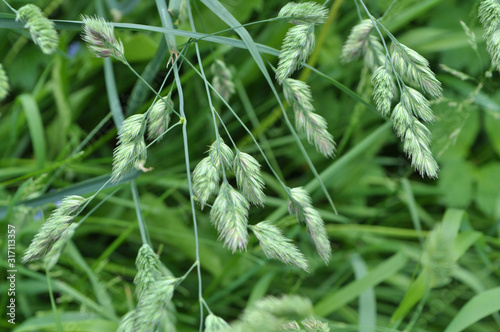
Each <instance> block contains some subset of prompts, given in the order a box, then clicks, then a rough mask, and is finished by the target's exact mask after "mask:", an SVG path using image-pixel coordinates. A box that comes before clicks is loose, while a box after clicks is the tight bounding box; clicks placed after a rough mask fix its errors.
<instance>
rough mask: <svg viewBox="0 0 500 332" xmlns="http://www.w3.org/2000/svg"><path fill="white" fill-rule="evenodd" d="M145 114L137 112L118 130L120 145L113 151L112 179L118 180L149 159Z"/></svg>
mask: <svg viewBox="0 0 500 332" xmlns="http://www.w3.org/2000/svg"><path fill="white" fill-rule="evenodd" d="M144 125H145V119H144V114H135V115H132V116H130V117H128V118H127V119H125V121H123V125H122V127H121V128H120V129H119V130H118V146H117V147H116V148H115V150H114V152H113V170H112V172H111V179H112V181H113V182H117V181H119V180H120V179H122V178H123V177H124V176H125V175H126V174H127V173H129V172H130V171H132V170H133V169H134V167H137V168H140V167H141V166H142V165H144V163H145V162H146V159H147V151H146V143H145V142H144V137H143V132H144V128H143V127H144Z"/></svg>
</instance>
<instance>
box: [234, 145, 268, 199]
mask: <svg viewBox="0 0 500 332" xmlns="http://www.w3.org/2000/svg"><path fill="white" fill-rule="evenodd" d="M234 174H235V175H236V183H237V185H238V188H239V189H240V190H241V192H242V193H243V196H245V198H246V199H247V200H248V201H249V202H250V203H252V204H254V205H260V206H264V200H265V197H266V196H265V195H264V192H263V191H262V190H263V189H264V180H262V176H261V175H260V164H259V163H258V161H257V160H256V159H255V158H254V157H252V156H251V155H249V154H248V153H245V152H240V151H239V150H236V155H235V158H234Z"/></svg>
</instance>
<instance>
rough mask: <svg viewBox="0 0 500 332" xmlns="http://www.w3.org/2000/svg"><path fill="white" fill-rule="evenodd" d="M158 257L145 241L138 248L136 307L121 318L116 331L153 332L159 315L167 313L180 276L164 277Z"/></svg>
mask: <svg viewBox="0 0 500 332" xmlns="http://www.w3.org/2000/svg"><path fill="white" fill-rule="evenodd" d="M160 264H161V263H160V260H159V257H158V255H157V254H155V253H154V252H153V250H152V249H151V247H150V246H149V245H148V244H143V245H142V247H141V248H140V249H139V253H138V255H137V259H136V266H137V274H136V276H135V278H134V284H135V285H136V294H137V299H138V304H137V307H136V308H135V309H134V310H132V311H130V312H129V313H128V314H126V315H125V316H123V317H122V320H121V322H120V326H119V327H118V330H117V331H119V332H132V331H133V332H135V331H141V332H150V331H154V329H155V328H156V326H157V325H158V324H159V323H160V321H161V320H162V318H164V317H167V316H168V314H169V307H170V306H171V302H170V301H171V299H172V296H173V293H174V290H175V287H176V285H177V283H178V281H179V279H175V278H172V277H171V276H165V275H164V274H163V273H162V272H161V269H160Z"/></svg>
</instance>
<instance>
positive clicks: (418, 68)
mask: <svg viewBox="0 0 500 332" xmlns="http://www.w3.org/2000/svg"><path fill="white" fill-rule="evenodd" d="M392 63H393V65H394V68H395V70H396V72H397V73H398V74H400V75H401V76H402V77H403V78H404V79H405V80H406V81H408V82H410V83H411V84H414V85H417V86H419V87H420V88H421V89H422V90H424V91H425V92H426V93H428V94H430V95H431V96H432V97H434V98H438V97H441V96H442V95H443V89H442V88H441V83H440V82H439V81H438V80H437V79H436V76H435V75H434V73H433V72H432V71H431V69H430V67H429V62H428V61H427V60H426V59H425V58H424V57H423V56H421V55H420V54H418V53H417V52H415V51H414V50H412V49H411V48H409V47H407V46H405V45H403V44H401V43H397V44H393V45H392Z"/></svg>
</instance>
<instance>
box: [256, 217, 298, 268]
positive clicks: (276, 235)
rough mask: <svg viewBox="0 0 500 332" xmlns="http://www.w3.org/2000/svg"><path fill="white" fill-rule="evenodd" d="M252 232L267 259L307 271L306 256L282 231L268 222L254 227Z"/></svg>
mask: <svg viewBox="0 0 500 332" xmlns="http://www.w3.org/2000/svg"><path fill="white" fill-rule="evenodd" d="M252 231H253V233H254V234H255V236H256V237H257V239H259V243H260V247H261V248H262V251H263V252H264V254H266V256H267V258H270V259H277V260H280V261H282V262H283V263H286V264H293V265H295V266H297V267H299V268H301V269H303V270H305V271H307V268H308V264H307V260H306V258H305V257H304V255H303V254H302V253H301V252H300V251H299V249H298V248H297V247H296V246H295V245H294V244H293V243H292V241H291V240H290V239H288V238H286V237H285V236H284V235H283V233H282V232H281V231H280V229H279V228H278V227H276V226H274V225H272V224H271V223H269V222H268V221H262V222H260V223H258V224H257V225H255V226H252Z"/></svg>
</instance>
